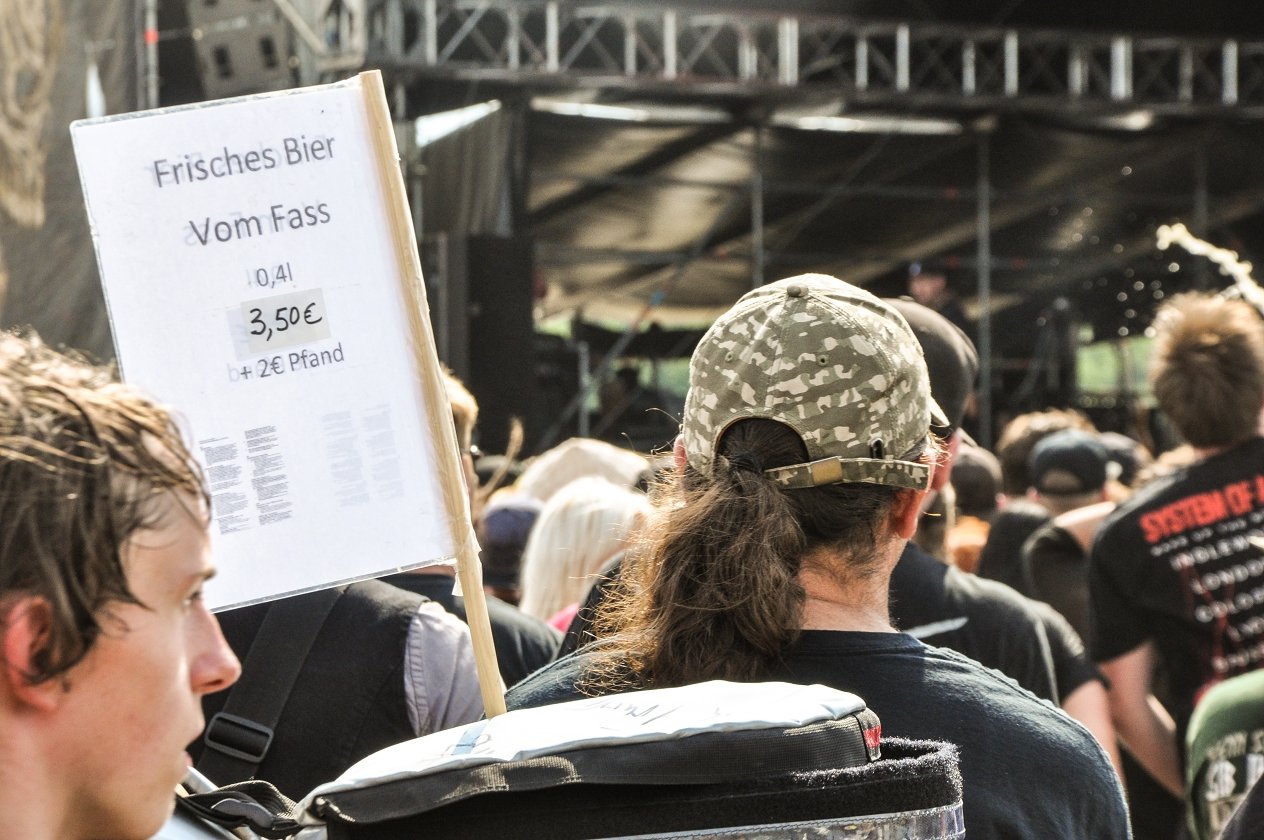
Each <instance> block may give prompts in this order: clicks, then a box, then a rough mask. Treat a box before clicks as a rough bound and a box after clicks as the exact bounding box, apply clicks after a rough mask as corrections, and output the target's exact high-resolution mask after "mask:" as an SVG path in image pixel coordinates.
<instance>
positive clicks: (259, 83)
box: [158, 0, 293, 105]
mask: <svg viewBox="0 0 1264 840" xmlns="http://www.w3.org/2000/svg"><path fill="white" fill-rule="evenodd" d="M158 29H159V32H160V33H161V37H160V40H159V42H158V73H159V78H160V79H161V87H160V99H161V102H162V104H164V105H175V104H180V103H182V102H195V101H201V100H206V99H222V98H224V97H227V96H241V95H244V94H249V93H262V92H264V91H270V90H283V89H285V88H288V87H290V86H291V85H292V84H293V77H292V75H291V72H290V64H289V56H290V49H289V35H288V32H287V30H286V24H285V21H284V20H283V19H282V18H281V15H280V12H278V11H277V8H276V6H275V4H273V3H272V2H271V0H183V2H177V0H165V1H164V2H163V3H162V4H161V5H160V6H159V8H158Z"/></svg>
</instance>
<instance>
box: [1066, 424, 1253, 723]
mask: <svg viewBox="0 0 1264 840" xmlns="http://www.w3.org/2000/svg"><path fill="white" fill-rule="evenodd" d="M1262 536H1264V438H1253V439H1252V440H1250V441H1247V442H1246V443H1243V444H1240V445H1238V446H1235V447H1233V448H1232V449H1230V450H1228V451H1226V452H1222V453H1220V454H1218V455H1214V456H1212V457H1209V458H1206V459H1204V460H1202V461H1199V462H1197V463H1194V464H1192V465H1190V466H1188V467H1185V468H1184V469H1180V470H1177V471H1176V472H1174V473H1172V474H1170V475H1167V476H1164V477H1163V478H1159V479H1157V480H1155V481H1154V482H1152V483H1151V484H1148V485H1146V486H1145V487H1143V488H1142V489H1141V490H1139V491H1138V492H1137V493H1136V494H1135V495H1134V496H1133V497H1132V498H1130V499H1129V500H1128V501H1127V502H1126V503H1125V504H1123V505H1121V506H1120V508H1119V509H1118V510H1116V511H1115V513H1114V514H1112V515H1111V517H1110V518H1109V519H1108V520H1107V521H1106V523H1105V524H1104V525H1103V526H1102V529H1101V530H1100V531H1099V532H1098V536H1097V540H1096V542H1095V543H1094V545H1093V550H1092V554H1091V559H1090V563H1089V587H1090V595H1091V599H1090V603H1091V607H1090V609H1091V617H1090V618H1091V620H1090V624H1091V633H1092V635H1091V648H1092V651H1093V656H1094V658H1096V659H1097V661H1099V662H1105V661H1108V660H1111V659H1115V658H1117V657H1119V656H1122V655H1123V654H1125V653H1128V652H1130V651H1132V650H1135V649H1136V648H1137V647H1138V646H1139V645H1141V644H1143V643H1144V642H1146V641H1147V640H1153V642H1154V644H1155V647H1156V649H1157V651H1158V656H1159V658H1160V660H1161V662H1162V664H1163V665H1164V666H1165V667H1166V671H1167V673H1168V678H1169V685H1168V696H1169V699H1170V701H1171V705H1172V709H1171V711H1172V714H1173V717H1175V718H1176V722H1177V726H1178V728H1179V734H1180V737H1181V738H1182V739H1183V737H1184V732H1185V727H1186V725H1187V723H1188V721H1189V716H1190V713H1191V712H1192V710H1193V706H1194V703H1195V701H1196V699H1197V697H1198V696H1199V695H1200V694H1201V692H1202V691H1203V690H1204V689H1206V688H1208V687H1210V686H1211V685H1213V684H1215V683H1217V682H1219V681H1221V680H1224V679H1227V678H1229V677H1232V676H1236V675H1237V674H1243V673H1246V672H1248V671H1252V670H1254V669H1256V668H1258V667H1259V666H1260V663H1261V662H1262V661H1264V555H1262V554H1261V551H1260V549H1258V548H1256V547H1255V546H1253V545H1252V544H1251V542H1250V540H1249V539H1248V538H1249V537H1257V538H1258V537H1262Z"/></svg>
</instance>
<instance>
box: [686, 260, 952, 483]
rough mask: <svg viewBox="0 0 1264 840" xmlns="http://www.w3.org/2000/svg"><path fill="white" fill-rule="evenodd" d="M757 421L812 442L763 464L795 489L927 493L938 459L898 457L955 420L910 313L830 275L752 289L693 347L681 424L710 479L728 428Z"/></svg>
mask: <svg viewBox="0 0 1264 840" xmlns="http://www.w3.org/2000/svg"><path fill="white" fill-rule="evenodd" d="M748 417H759V418H765V419H769V420H777V421H779V422H781V423H785V424H786V425H787V426H790V427H791V428H793V429H794V430H795V431H796V432H798V434H799V436H800V437H801V438H802V439H803V443H804V445H805V446H806V447H807V450H808V462H806V463H802V464H793V465H791V466H787V467H778V468H776V469H770V470H765V471H764V474H765V475H767V476H769V477H770V478H772V479H773V480H774V481H776V482H777V483H778V484H780V485H781V486H782V487H785V488H787V489H794V488H800V487H816V486H820V485H823V484H840V483H870V484H885V485H890V486H894V487H905V488H912V489H916V490H924V489H926V488H927V487H928V486H929V484H930V467H929V466H927V465H926V464H921V463H916V462H913V461H903V460H900V458H901V456H902V455H904V454H905V453H907V452H909V451H911V450H913V449H914V448H915V447H916V446H917V445H918V444H919V443H920V442H921V441H923V440H924V439H925V438H926V436H927V434H928V432H929V431H930V427H931V425H932V424H934V425H937V426H943V425H947V420H946V418H945V417H944V416H943V412H942V411H940V409H939V406H938V405H936V404H935V401H934V400H933V399H932V398H931V395H930V381H929V378H928V376H927V373H926V362H925V361H924V360H923V358H922V348H921V345H920V344H918V341H917V338H916V337H914V335H913V333H912V331H911V330H910V329H909V326H908V324H907V323H906V322H905V320H904V318H903V317H902V316H901V315H900V314H899V313H898V312H896V311H895V310H894V309H892V308H891V307H890V306H889V305H888V304H886V303H884V302H883V301H881V300H879V299H878V298H876V297H874V296H873V295H871V294H870V293H869V292H866V291H865V290H863V289H859V288H856V287H855V286H852V285H850V284H848V283H844V282H843V281H841V280H838V279H835V278H833V277H828V276H826V275H823V274H803V275H800V276H798V277H791V278H789V279H788V280H781V281H779V282H776V283H771V284H769V285H767V286H762V287H760V288H758V289H755V290H753V291H750V292H747V293H746V294H745V295H743V296H742V298H741V299H740V300H739V301H738V302H737V303H736V304H734V305H733V308H732V309H730V310H729V311H728V312H726V313H724V314H723V315H721V316H720V318H719V320H717V321H716V322H715V323H714V324H712V325H711V328H710V329H709V330H707V333H706V335H704V336H703V337H702V341H701V342H699V344H698V347H697V349H696V350H694V353H693V358H692V359H691V360H690V362H689V395H688V397H686V399H685V418H684V423H683V425H682V428H681V434H682V435H683V437H684V446H685V452H686V453H687V455H688V458H689V464H690V465H691V466H692V467H693V468H694V469H696V470H698V471H699V472H701V473H703V474H704V475H711V474H712V466H713V464H714V460H715V451H716V445H717V443H718V442H719V440H720V436H721V435H723V434H724V432H725V430H726V429H728V427H729V426H730V425H732V424H733V422H734V421H736V420H741V419H744V418H748Z"/></svg>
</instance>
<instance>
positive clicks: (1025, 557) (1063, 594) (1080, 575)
mask: <svg viewBox="0 0 1264 840" xmlns="http://www.w3.org/2000/svg"><path fill="white" fill-rule="evenodd" d="M1022 570H1023V587H1022V589H1021V590H1020V591H1021V592H1022V593H1023V594H1024V595H1026V596H1028V597H1029V598H1034V599H1036V600H1037V601H1044V602H1045V603H1046V604H1049V605H1050V606H1051V607H1053V608H1054V609H1055V610H1057V611H1058V612H1059V613H1061V614H1062V616H1063V617H1064V618H1066V620H1067V621H1069V622H1071V626H1072V627H1074V628H1075V632H1077V633H1079V634H1080V635H1081V636H1087V635H1088V622H1089V618H1088V555H1087V554H1086V553H1085V552H1084V549H1083V548H1081V547H1080V543H1079V541H1077V540H1076V539H1075V537H1074V536H1073V535H1072V534H1071V533H1070V532H1069V531H1067V530H1066V529H1065V528H1060V527H1058V526H1057V525H1055V524H1053V523H1052V522H1046V523H1045V524H1044V525H1041V526H1040V527H1039V528H1037V529H1036V532H1035V533H1034V534H1032V535H1031V536H1030V537H1028V538H1027V542H1025V543H1023V552H1022Z"/></svg>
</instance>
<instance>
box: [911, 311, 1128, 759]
mask: <svg viewBox="0 0 1264 840" xmlns="http://www.w3.org/2000/svg"><path fill="white" fill-rule="evenodd" d="M888 302H889V303H890V304H891V305H892V306H894V307H895V309H896V310H897V311H899V312H900V314H901V315H903V316H904V318H905V320H907V321H908V323H909V326H910V327H911V328H912V330H913V334H914V335H915V336H916V337H917V340H918V342H919V343H920V344H921V345H922V351H923V353H924V355H925V358H926V366H927V369H928V371H929V373H930V387H931V394H932V395H933V396H934V398H935V401H936V402H938V403H939V405H940V406H941V407H942V408H943V409H944V415H945V419H947V420H948V421H949V422H948V425H946V426H943V427H939V428H937V429H936V432H938V433H939V434H940V435H941V436H942V437H943V439H944V441H945V449H946V453H945V455H944V457H943V461H942V465H943V468H942V469H941V470H938V471H937V472H936V475H935V478H934V479H933V480H932V483H931V486H932V488H935V487H942V486H944V485H945V483H947V482H948V481H950V480H951V475H952V470H953V461H954V459H955V457H956V453H957V452H958V451H959V447H960V443H961V436H962V432H961V429H960V424H961V420H962V418H963V417H964V415H965V412H966V407H967V405H968V404H969V402H970V398H971V397H972V395H973V392H974V378H975V375H976V374H977V373H978V356H977V354H976V352H975V349H974V345H973V344H972V343H971V342H970V339H969V338H967V337H966V336H965V335H964V334H963V333H962V332H961V330H959V329H958V328H957V327H955V326H954V325H953V324H951V323H949V322H948V320H947V319H946V318H944V317H942V316H941V315H939V314H938V313H935V312H932V311H930V310H929V309H927V308H926V307H924V306H921V305H920V304H917V303H915V302H913V301H909V300H892V301H888ZM1103 470H1104V467H1103ZM919 527H920V526H919ZM890 593H891V616H892V620H893V621H894V623H895V625H896V626H897V627H900V628H902V629H903V630H904V632H906V633H909V634H910V635H913V636H916V637H917V638H919V639H922V640H923V641H925V642H927V643H929V644H934V645H940V646H942V647H947V648H951V649H953V650H955V651H958V652H960V653H963V654H965V655H966V656H969V657H970V658H971V659H974V660H975V661H976V662H981V663H983V664H984V665H987V666H988V667H989V668H995V669H997V670H998V671H1000V672H1001V673H1003V674H1005V675H1006V676H1009V677H1010V678H1012V679H1014V680H1015V681H1017V682H1018V683H1019V685H1022V686H1023V687H1024V688H1026V689H1028V690H1029V691H1031V692H1032V693H1034V694H1036V695H1037V696H1039V697H1043V698H1045V699H1047V700H1051V701H1053V702H1054V703H1058V704H1059V705H1061V706H1062V708H1063V709H1064V710H1065V711H1066V712H1067V713H1068V714H1070V715H1071V716H1072V717H1074V718H1075V719H1076V720H1079V721H1080V722H1081V723H1082V724H1084V726H1085V727H1086V728H1088V730H1089V731H1090V732H1092V733H1093V735H1094V736H1095V737H1096V738H1097V739H1098V741H1099V742H1100V743H1101V744H1102V747H1103V748H1104V749H1105V750H1106V751H1107V753H1108V754H1109V755H1110V757H1111V760H1112V762H1113V763H1114V765H1115V767H1117V768H1118V767H1119V766H1120V762H1119V756H1118V750H1117V748H1116V745H1115V733H1114V727H1113V726H1111V723H1110V715H1109V712H1108V708H1107V703H1106V689H1105V686H1104V685H1103V684H1102V681H1101V676H1100V674H1099V673H1098V672H1097V669H1096V668H1094V667H1093V663H1092V662H1091V661H1090V660H1089V658H1088V655H1087V653H1086V652H1085V648H1084V642H1083V640H1082V639H1081V637H1080V635H1079V633H1077V632H1076V631H1075V630H1074V629H1073V628H1072V627H1071V626H1070V625H1069V624H1068V623H1067V622H1066V621H1065V620H1064V619H1063V618H1062V617H1061V616H1059V615H1058V614H1057V613H1055V612H1054V611H1053V610H1050V609H1048V608H1046V607H1045V606H1044V605H1043V604H1039V603H1036V602H1034V601H1031V600H1030V599H1028V598H1025V597H1023V595H1021V594H1019V593H1018V592H1015V591H1014V590H1013V589H1011V588H1010V587H1008V586H1006V585H1004V584H1001V583H997V582H996V581H991V580H986V579H984V578H980V577H977V576H975V575H972V574H968V573H966V572H963V571H961V570H960V569H958V568H956V567H954V566H951V565H949V564H946V563H942V562H940V561H939V560H937V559H935V558H934V557H932V556H930V555H929V554H927V553H926V552H925V551H923V550H922V549H920V548H919V547H918V546H917V545H915V544H914V543H913V542H911V541H910V542H909V543H908V545H906V546H905V547H904V552H903V554H901V555H900V562H899V563H897V564H896V567H895V570H894V572H893V573H892V575H891V589H890Z"/></svg>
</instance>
